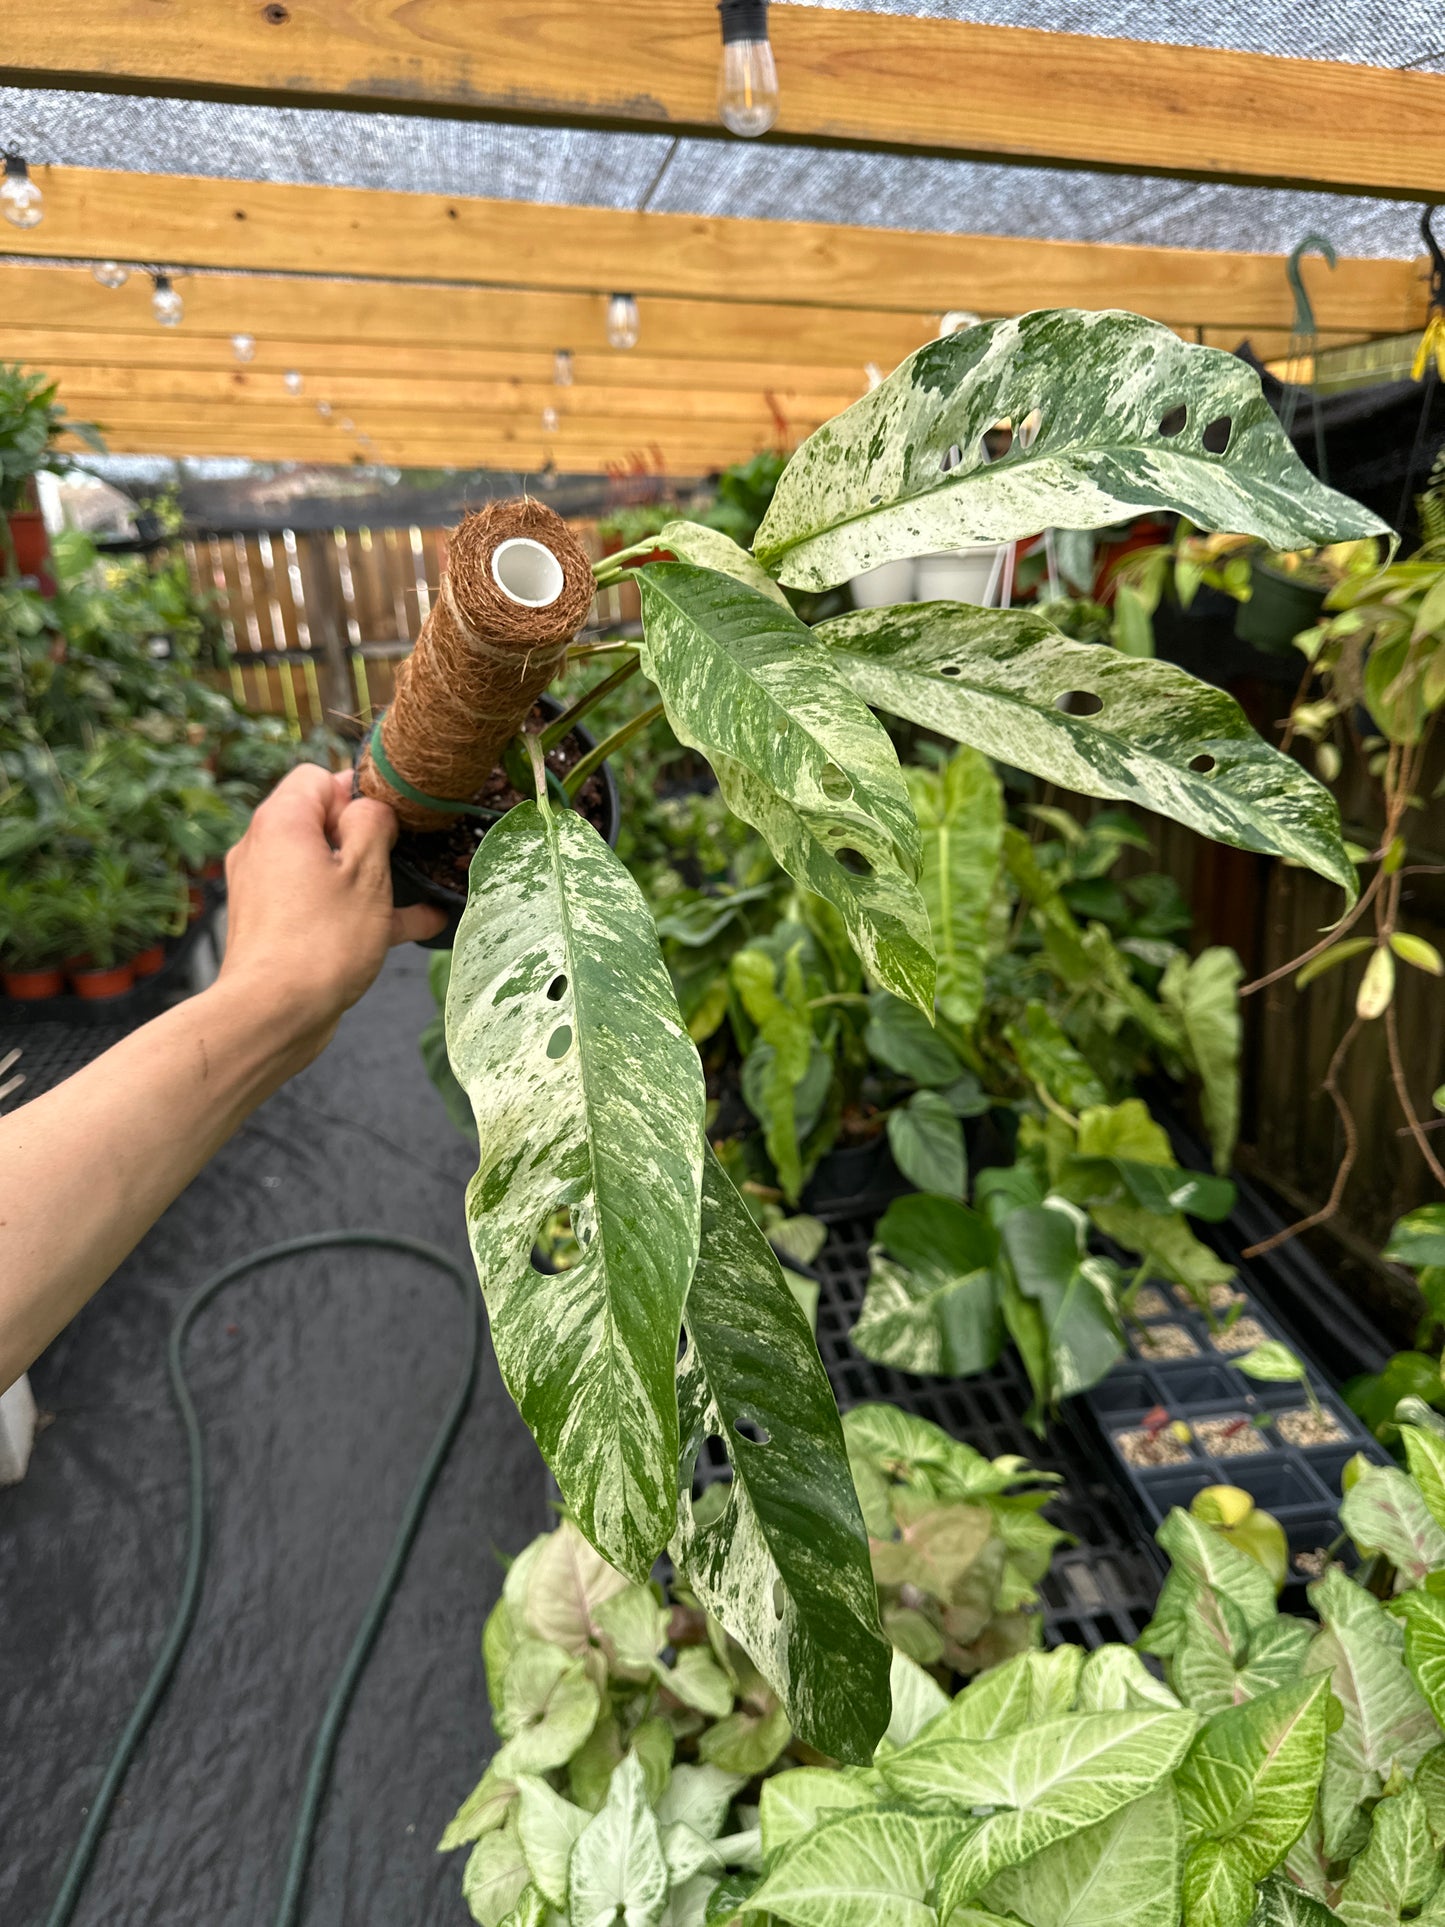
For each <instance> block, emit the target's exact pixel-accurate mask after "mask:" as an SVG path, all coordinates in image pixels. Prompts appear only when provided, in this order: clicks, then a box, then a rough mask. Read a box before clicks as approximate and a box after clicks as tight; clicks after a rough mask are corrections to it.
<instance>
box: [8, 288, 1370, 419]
mask: <svg viewBox="0 0 1445 1927" xmlns="http://www.w3.org/2000/svg"><path fill="white" fill-rule="evenodd" d="M36 272H43V270H36ZM188 285H189V286H191V287H194V286H195V285H196V284H195V283H194V282H192V283H190V284H188ZM5 286H6V283H5V281H4V279H3V275H0V300H3V291H4V288H5ZM890 319H891V318H890ZM924 339H926V335H924V334H920V336H919V340H920V341H922V340H924ZM1274 339H1275V337H1274V336H1271V341H1273V340H1274ZM1361 339H1364V337H1361V336H1360V335H1357V334H1355V335H1348V336H1338V337H1332V339H1331V341H1330V342H1329V343H1327V344H1326V345H1329V346H1334V345H1340V346H1343V345H1346V344H1353V343H1355V342H1357V341H1359V340H1361ZM913 345H914V346H917V343H914V344H913ZM1229 345H1230V346H1231V347H1232V346H1233V345H1234V343H1233V341H1231V342H1230V344H1229ZM1282 346H1283V343H1282V341H1281V347H1282ZM1271 352H1274V350H1273V349H1271ZM0 361H18V362H23V363H25V364H26V365H28V366H30V367H34V368H48V369H52V370H55V371H57V372H60V373H64V372H65V371H66V370H69V369H72V368H83V367H87V366H90V365H94V364H97V363H99V364H102V365H104V366H105V367H107V368H124V369H164V370H167V371H170V370H175V369H193V370H196V371H198V372H199V371H203V370H209V371H211V372H215V373H222V374H226V375H230V374H231V373H233V372H234V371H236V370H238V369H244V372H245V373H246V374H247V375H248V376H249V377H250V378H251V379H252V380H253V381H258V380H262V379H264V378H269V379H270V380H271V381H273V382H279V380H280V378H281V376H282V375H284V374H285V372H286V371H287V370H288V369H291V368H299V369H300V370H301V371H302V373H303V374H306V375H308V376H310V377H312V378H316V379H319V378H321V377H331V378H333V379H334V378H337V377H341V376H355V377H357V378H359V379H369V378H374V377H375V376H376V375H377V373H378V370H379V369H380V370H381V371H382V372H384V374H385V375H386V377H387V378H388V379H391V380H396V381H402V380H407V381H410V380H417V381H428V382H443V381H446V382H450V381H473V382H475V381H491V382H515V383H523V384H531V385H533V386H536V387H545V388H549V389H550V388H553V387H555V381H554V363H553V351H552V350H551V349H550V348H549V349H540V348H538V349H531V350H527V349H498V348H447V347H434V346H430V345H428V346H422V345H420V344H415V343H410V342H408V343H397V342H393V343H389V344H387V346H386V351H385V355H384V356H383V355H381V354H379V352H378V347H377V346H376V345H375V344H373V343H372V342H369V341H366V342H362V341H331V342H316V341H302V340H294V341H293V340H272V339H268V338H266V337H265V336H259V337H257V338H256V342H255V348H254V352H253V355H252V359H251V360H250V361H249V362H246V363H242V362H239V361H238V360H237V358H236V354H235V350H234V349H233V348H232V346H231V338H230V335H229V334H224V335H204V334H198V333H197V332H196V327H195V321H194V317H193V316H191V315H189V314H188V315H187V317H186V323H185V325H184V326H183V327H180V328H175V329H160V328H157V327H156V326H155V325H154V323H153V322H150V321H149V320H148V321H147V325H146V330H145V332H144V333H141V332H138V331H129V330H117V331H114V332H108V331H103V330H101V329H95V330H90V329H78V328H77V329H72V328H32V327H16V326H11V325H9V324H8V322H7V321H6V319H5V317H4V316H3V314H0ZM572 377H573V385H574V391H575V392H577V393H582V392H584V391H586V390H589V389H594V388H628V389H647V390H652V389H657V388H670V389H674V390H677V389H681V390H684V391H693V392H698V391H702V390H708V391H712V390H717V391H725V392H728V391H741V392H743V393H747V394H753V395H760V394H763V393H765V392H766V393H773V394H782V395H789V394H796V395H826V396H829V397H830V398H836V397H837V396H839V395H843V396H844V397H845V398H846V400H848V401H851V400H853V399H854V398H855V397H856V396H857V395H858V394H859V393H861V392H862V391H863V388H864V385H865V378H864V374H863V364H862V363H861V362H860V363H859V364H858V366H857V368H856V369H853V368H848V369H846V370H842V369H839V368H838V367H836V366H827V365H823V364H819V363H816V362H792V361H785V360H782V359H778V360H776V361H742V360H739V361H705V360H702V359H700V358H697V357H691V356H689V357H677V358H671V359H669V358H666V357H664V356H662V355H648V354H644V353H643V352H641V351H640V350H637V351H634V352H632V353H629V354H625V355H624V354H618V353H616V352H615V351H612V350H608V351H605V352H604V353H602V354H577V353H574V354H573V357H572ZM327 392H328V393H329V392H331V391H330V390H328V391H327ZM835 405H836V406H839V407H841V406H842V405H843V403H842V402H835Z"/></svg>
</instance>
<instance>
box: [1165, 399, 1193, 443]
mask: <svg viewBox="0 0 1445 1927" xmlns="http://www.w3.org/2000/svg"><path fill="white" fill-rule="evenodd" d="M1188 420H1189V410H1188V409H1187V408H1186V407H1185V405H1184V403H1183V402H1180V403H1179V404H1178V406H1177V407H1174V408H1171V409H1170V410H1169V412H1168V413H1167V414H1166V415H1161V416H1160V417H1159V433H1160V434H1161V435H1163V436H1166V437H1167V438H1168V439H1170V440H1172V439H1173V438H1174V436H1176V435H1182V434H1183V433H1184V428H1185V424H1186V423H1187V422H1188Z"/></svg>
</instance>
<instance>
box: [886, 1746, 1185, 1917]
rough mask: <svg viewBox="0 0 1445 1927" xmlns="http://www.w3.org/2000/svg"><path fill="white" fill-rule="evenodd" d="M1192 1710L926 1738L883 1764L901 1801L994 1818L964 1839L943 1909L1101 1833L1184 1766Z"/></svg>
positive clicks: (950, 1870)
mask: <svg viewBox="0 0 1445 1927" xmlns="http://www.w3.org/2000/svg"><path fill="white" fill-rule="evenodd" d="M1196 1724H1197V1722H1196V1720H1195V1717H1194V1715H1193V1714H1192V1713H1189V1712H1183V1711H1181V1712H1152V1711H1151V1712H1131V1713H1070V1714H1066V1715H1065V1716H1063V1717H1062V1718H1059V1719H1051V1720H1043V1721H1041V1722H1040V1723H1039V1724H1038V1725H1036V1726H1026V1727H1024V1728H1022V1729H1021V1730H1020V1731H1018V1732H1015V1733H1009V1734H1007V1735H1005V1736H1004V1737H1003V1738H1001V1739H996V1740H958V1739H940V1740H935V1739H932V1738H931V1737H925V1738H924V1739H923V1740H921V1741H919V1742H917V1743H916V1744H915V1745H913V1746H911V1747H908V1748H906V1749H905V1750H904V1751H903V1752H901V1753H897V1754H894V1755H891V1756H889V1757H887V1758H885V1759H882V1760H880V1761H879V1763H878V1765H879V1771H880V1772H881V1773H882V1775H883V1777H884V1778H885V1779H886V1780H887V1782H888V1784H889V1785H890V1786H891V1787H892V1788H893V1789H894V1791H895V1792H896V1793H899V1794H901V1795H902V1796H903V1798H904V1799H906V1800H909V1801H911V1802H913V1803H914V1804H916V1805H918V1806H920V1807H923V1808H925V1809H927V1810H929V1811H933V1812H944V1813H949V1814H951V1815H953V1816H954V1823H955V1826H956V1825H957V1821H958V1818H959V1816H960V1815H966V1814H968V1813H969V1811H970V1809H973V1810H977V1809H985V1810H991V1811H988V1812H987V1817H984V1818H982V1819H981V1820H980V1823H979V1825H978V1826H977V1827H975V1828H972V1829H970V1830H969V1831H968V1832H967V1833H965V1834H963V1835H962V1836H958V1837H956V1840H955V1844H954V1846H953V1848H952V1850H951V1851H950V1853H949V1856H948V1859H947V1861H946V1863H945V1865H944V1867H943V1869H942V1871H941V1873H940V1876H939V1887H938V1911H939V1915H940V1918H941V1919H944V1920H946V1919H947V1918H948V1915H949V1913H950V1912H951V1911H952V1909H953V1908H954V1907H957V1906H961V1905H962V1904H963V1903H964V1902H965V1901H968V1900H970V1899H971V1898H972V1897H973V1896H974V1895H976V1894H978V1893H980V1892H981V1891H982V1889H983V1888H984V1887H986V1886H987V1885H988V1883H989V1881H990V1880H992V1879H993V1878H994V1877H995V1876H996V1875H997V1874H999V1873H1001V1872H1002V1871H1003V1869H1004V1868H1005V1867H1015V1866H1019V1865H1021V1864H1022V1863H1023V1862H1024V1861H1026V1860H1029V1859H1031V1858H1032V1856H1033V1855H1034V1854H1036V1853H1039V1852H1041V1851H1042V1850H1043V1849H1044V1848H1045V1847H1047V1846H1051V1845H1052V1844H1053V1842H1054V1841H1056V1840H1062V1839H1064V1838H1066V1837H1067V1836H1068V1835H1069V1834H1071V1833H1078V1832H1080V1831H1081V1830H1082V1829H1083V1828H1085V1827H1091V1826H1095V1825H1097V1823H1098V1822H1099V1821H1100V1820H1106V1819H1107V1818H1108V1817H1109V1815H1110V1814H1111V1813H1114V1812H1117V1810H1118V1809H1119V1808H1120V1807H1122V1806H1127V1805H1128V1804H1129V1803H1130V1802H1131V1801H1133V1800H1137V1799H1140V1798H1141V1797H1142V1796H1143V1795H1144V1794H1146V1793H1149V1792H1151V1791H1152V1790H1153V1789H1154V1788H1155V1787H1156V1786H1158V1784H1159V1783H1160V1781H1161V1780H1163V1779H1164V1778H1165V1777H1166V1775H1168V1774H1169V1773H1171V1772H1172V1771H1173V1770H1174V1768H1175V1767H1176V1766H1178V1764H1179V1762H1180V1760H1181V1758H1182V1757H1183V1755H1184V1751H1185V1749H1186V1747H1187V1746H1188V1745H1189V1742H1190V1740H1191V1739H1192V1738H1193V1735H1194V1729H1195V1726H1196Z"/></svg>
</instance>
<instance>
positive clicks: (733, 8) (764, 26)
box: [717, 0, 768, 47]
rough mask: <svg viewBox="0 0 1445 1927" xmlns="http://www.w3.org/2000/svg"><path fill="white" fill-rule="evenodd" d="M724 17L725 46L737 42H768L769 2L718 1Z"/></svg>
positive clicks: (749, 0)
mask: <svg viewBox="0 0 1445 1927" xmlns="http://www.w3.org/2000/svg"><path fill="white" fill-rule="evenodd" d="M717 10H718V12H719V13H720V14H721V15H722V37H723V45H724V46H725V47H729V46H731V45H732V44H733V42H734V41H736V40H766V39H767V37H768V0H718V6H717Z"/></svg>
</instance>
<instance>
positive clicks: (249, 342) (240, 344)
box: [231, 335, 256, 361]
mask: <svg viewBox="0 0 1445 1927" xmlns="http://www.w3.org/2000/svg"><path fill="white" fill-rule="evenodd" d="M231 353H232V354H233V355H234V356H235V357H236V359H237V361H254V360H255V359H256V337H255V336H254V335H232V336H231Z"/></svg>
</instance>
